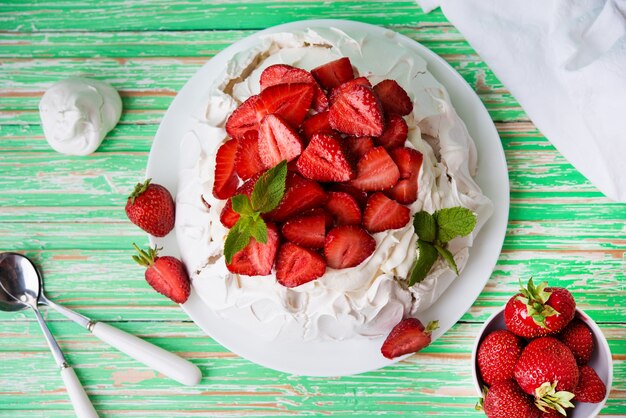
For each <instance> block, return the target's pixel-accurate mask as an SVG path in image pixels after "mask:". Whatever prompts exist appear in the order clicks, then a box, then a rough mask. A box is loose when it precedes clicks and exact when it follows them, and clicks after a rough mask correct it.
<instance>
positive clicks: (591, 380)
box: [574, 366, 606, 403]
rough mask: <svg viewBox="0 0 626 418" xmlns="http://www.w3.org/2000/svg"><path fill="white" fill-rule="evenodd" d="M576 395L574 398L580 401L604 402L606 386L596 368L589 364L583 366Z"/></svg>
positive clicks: (575, 391) (575, 390)
mask: <svg viewBox="0 0 626 418" xmlns="http://www.w3.org/2000/svg"><path fill="white" fill-rule="evenodd" d="M574 395H575V396H574V399H575V400H577V401H578V402H590V403H598V402H602V400H603V399H604V397H605V396H606V386H605V384H604V382H603V381H602V379H600V376H598V374H597V373H596V371H595V370H594V369H592V368H591V367H589V366H582V367H581V368H580V379H579V382H578V386H577V387H576V389H574Z"/></svg>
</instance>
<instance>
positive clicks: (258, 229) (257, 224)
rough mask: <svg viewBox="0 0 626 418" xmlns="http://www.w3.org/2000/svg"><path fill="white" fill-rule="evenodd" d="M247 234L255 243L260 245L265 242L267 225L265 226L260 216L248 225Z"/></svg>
mask: <svg viewBox="0 0 626 418" xmlns="http://www.w3.org/2000/svg"><path fill="white" fill-rule="evenodd" d="M253 219H254V218H253ZM249 232H250V235H252V237H253V238H254V239H255V240H257V242H260V243H261V244H265V243H266V242H267V225H265V221H264V220H263V218H261V217H260V216H257V217H256V219H254V220H253V222H252V223H251V224H250V228H249Z"/></svg>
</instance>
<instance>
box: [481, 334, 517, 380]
mask: <svg viewBox="0 0 626 418" xmlns="http://www.w3.org/2000/svg"><path fill="white" fill-rule="evenodd" d="M523 347H524V344H523V342H522V339H521V338H519V337H518V336H517V335H515V334H513V333H512V332H510V331H507V330H504V329H500V330H497V331H493V332H491V333H490V334H489V335H487V337H485V339H484V340H483V341H482V342H481V343H480V346H479V347H478V354H477V357H476V358H477V362H478V369H479V370H480V376H481V377H482V379H483V381H484V382H485V383H486V384H487V385H489V386H491V385H493V384H494V383H497V382H500V381H503V380H510V379H514V378H515V363H516V362H517V359H518V358H519V356H520V355H521V354H522V349H523Z"/></svg>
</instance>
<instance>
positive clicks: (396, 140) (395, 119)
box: [376, 115, 409, 150]
mask: <svg viewBox="0 0 626 418" xmlns="http://www.w3.org/2000/svg"><path fill="white" fill-rule="evenodd" d="M408 134H409V127H408V126H407V124H406V121H405V120H404V118H403V117H402V116H398V115H391V116H389V117H388V118H387V125H386V126H385V131H384V132H383V134H382V135H381V136H379V137H378V138H377V139H376V142H378V145H381V146H383V147H385V149H387V150H391V149H393V148H397V147H401V146H403V145H404V143H405V142H406V138H407V136H408Z"/></svg>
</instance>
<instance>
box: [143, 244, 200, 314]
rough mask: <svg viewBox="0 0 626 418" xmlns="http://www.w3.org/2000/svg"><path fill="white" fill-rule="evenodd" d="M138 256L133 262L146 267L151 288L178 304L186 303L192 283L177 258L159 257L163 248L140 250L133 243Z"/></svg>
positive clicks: (147, 279)
mask: <svg viewBox="0 0 626 418" xmlns="http://www.w3.org/2000/svg"><path fill="white" fill-rule="evenodd" d="M133 247H135V250H137V253H138V254H137V255H133V260H135V262H136V263H137V264H139V265H140V266H143V267H146V272H145V278H146V281H147V282H148V284H149V285H150V286H152V287H153V288H154V290H156V291H157V292H159V293H160V294H162V295H164V296H167V297H168V298H170V299H171V300H173V301H174V302H176V303H185V302H186V301H187V299H188V298H189V292H190V287H191V286H190V281H189V275H188V274H187V270H186V269H185V265H184V264H183V263H182V262H181V261H180V260H179V259H177V258H175V257H171V256H162V257H160V256H159V251H160V250H161V249H162V248H157V247H156V245H155V246H154V248H148V250H147V251H144V250H142V249H140V248H139V247H138V246H137V244H134V243H133Z"/></svg>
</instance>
